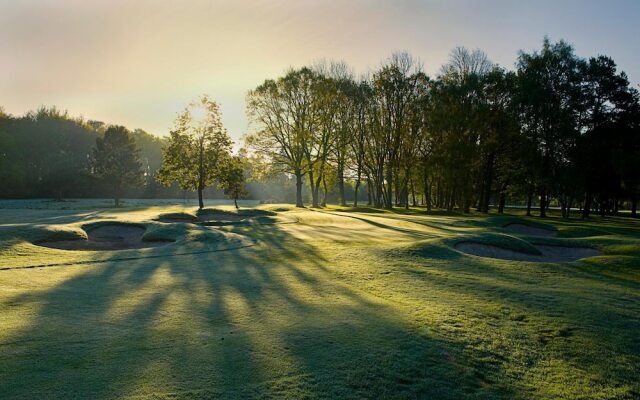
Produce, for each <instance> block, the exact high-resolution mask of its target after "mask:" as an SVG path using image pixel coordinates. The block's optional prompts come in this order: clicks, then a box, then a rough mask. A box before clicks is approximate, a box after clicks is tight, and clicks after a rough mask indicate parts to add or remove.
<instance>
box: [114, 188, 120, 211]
mask: <svg viewBox="0 0 640 400" xmlns="http://www.w3.org/2000/svg"><path fill="white" fill-rule="evenodd" d="M113 195H114V196H113V203H114V205H115V207H116V208H118V207H120V185H119V184H115V185H114V186H113Z"/></svg>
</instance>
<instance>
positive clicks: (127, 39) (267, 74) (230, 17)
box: [0, 1, 640, 140]
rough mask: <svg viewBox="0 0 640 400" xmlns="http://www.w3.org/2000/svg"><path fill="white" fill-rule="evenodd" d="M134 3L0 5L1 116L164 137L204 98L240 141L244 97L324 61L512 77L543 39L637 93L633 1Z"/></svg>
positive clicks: (639, 62)
mask: <svg viewBox="0 0 640 400" xmlns="http://www.w3.org/2000/svg"><path fill="white" fill-rule="evenodd" d="M131 3H132V2H125V1H113V2H100V1H98V2H92V3H90V4H85V3H83V2H80V1H58V2H51V1H23V2H12V3H7V2H5V3H2V4H0V51H1V52H2V54H4V55H5V62H4V63H1V64H0V106H3V107H4V108H5V110H6V111H7V112H9V113H11V114H14V115H20V114H23V113H24V112H26V111H27V110H30V109H35V108H37V107H38V106H40V105H47V106H53V105H55V106H57V107H58V108H60V109H64V110H68V111H69V113H70V114H71V115H74V116H80V115H82V116H84V117H85V118H90V119H96V120H101V121H104V122H107V123H114V124H122V125H125V126H127V127H129V128H131V129H134V128H141V129H144V130H146V131H148V132H151V133H154V134H157V135H166V134H167V133H168V131H169V128H170V127H171V124H172V121H173V119H174V116H175V114H176V113H177V112H178V111H180V110H181V109H182V108H183V107H184V105H186V104H187V103H188V102H189V101H191V100H193V99H194V98H195V97H197V96H198V95H200V94H202V93H207V94H209V95H211V96H212V98H214V99H215V100H217V101H218V102H219V103H220V104H221V107H222V112H223V120H224V122H225V126H226V127H227V129H228V130H229V133H230V134H231V136H232V137H233V138H234V139H235V140H238V139H239V138H240V137H241V135H242V134H243V133H245V132H246V128H247V121H246V117H245V110H244V98H245V95H246V93H247V91H248V90H250V89H252V88H254V87H255V86H257V85H258V84H260V83H261V82H263V81H264V80H265V79H268V78H276V77H278V76H279V75H281V74H282V73H283V72H284V71H286V70H287V69H288V68H289V67H300V66H302V65H308V64H311V63H313V62H314V61H317V60H319V59H323V58H324V59H335V60H344V61H346V62H347V63H348V64H349V65H350V66H351V67H353V68H354V70H355V71H356V72H357V73H360V72H364V71H366V70H367V69H369V68H373V67H376V66H377V65H379V63H380V62H381V61H382V60H383V59H384V58H386V57H388V56H389V55H390V54H391V53H393V52H394V51H398V50H406V51H409V52H410V53H411V54H412V55H413V56H415V57H416V58H419V59H420V60H421V61H422V63H423V65H424V69H425V71H426V72H427V73H428V74H430V75H434V74H435V73H436V72H437V71H438V69H439V68H440V66H441V65H442V64H443V63H444V62H445V61H446V59H447V56H448V53H449V51H450V50H451V49H452V48H453V47H455V46H465V47H468V48H480V49H482V50H483V51H485V52H486V53H487V54H488V55H489V57H490V58H491V60H492V61H494V62H496V63H498V64H500V65H502V66H503V67H507V68H512V67H513V64H514V62H515V61H516V57H517V53H518V51H519V50H525V51H531V50H535V49H538V48H539V47H540V45H541V43H542V39H543V37H544V36H545V35H547V36H549V37H550V38H551V39H552V40H554V41H555V40H560V39H565V40H567V41H568V42H569V43H571V44H573V45H574V46H575V49H576V53H577V54H578V55H579V56H582V57H589V56H594V55H597V54H606V55H609V56H611V57H612V58H613V59H614V60H615V61H616V62H617V63H618V67H619V68H620V69H621V70H624V71H625V72H626V73H627V74H628V75H629V77H630V80H631V82H633V83H634V86H635V85H636V84H637V83H638V81H639V80H640V72H639V70H640V55H638V54H637V45H635V43H634V41H635V40H636V38H637V37H640V26H639V25H638V24H637V21H634V20H633V17H634V15H638V14H639V12H640V3H638V2H632V1H617V2H613V4H608V5H607V4H602V3H599V2H595V1H591V2H580V1H563V2H551V1H538V2H531V3H528V4H520V3H511V2H508V1H489V2H484V3H483V4H477V3H476V2H470V1H457V2H451V3H450V2H443V1H401V2H394V3H393V4H390V3H386V2H381V1H354V2H349V3H348V4H347V3H345V4H341V3H340V2H337V1H323V2H320V1H304V2H298V3H293V4H291V3H287V2H284V1H273V2H238V3H236V2H216V3H215V4H214V3H212V2H203V1H190V2H184V3H180V4H175V3H170V2H167V1H159V2H156V1H153V2H135V4H131Z"/></svg>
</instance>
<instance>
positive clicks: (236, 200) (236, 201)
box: [233, 197, 239, 210]
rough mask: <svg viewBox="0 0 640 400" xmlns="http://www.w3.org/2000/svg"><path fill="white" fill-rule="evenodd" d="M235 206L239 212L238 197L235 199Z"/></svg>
mask: <svg viewBox="0 0 640 400" xmlns="http://www.w3.org/2000/svg"><path fill="white" fill-rule="evenodd" d="M233 204H234V205H235V206H236V210H237V209H238V208H239V207H238V198H237V197H234V198H233Z"/></svg>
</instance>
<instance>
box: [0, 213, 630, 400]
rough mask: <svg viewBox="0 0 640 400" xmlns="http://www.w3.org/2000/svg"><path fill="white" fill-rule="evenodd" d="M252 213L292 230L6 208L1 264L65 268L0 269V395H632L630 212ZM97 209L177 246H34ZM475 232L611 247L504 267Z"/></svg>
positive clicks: (505, 239) (0, 217)
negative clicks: (470, 249) (474, 250)
mask: <svg viewBox="0 0 640 400" xmlns="http://www.w3.org/2000/svg"><path fill="white" fill-rule="evenodd" d="M79 205H81V203H80V204H79ZM223 210H225V211H228V212H234V211H233V210H231V209H230V208H223ZM259 210H266V211H268V212H271V213H276V215H262V216H263V217H268V218H273V219H275V220H277V221H278V222H286V223H274V224H260V223H253V224H238V225H228V226H224V227H217V228H216V227H209V226H200V225H194V224H190V223H175V224H167V223H160V222H154V220H155V219H156V218H157V217H158V215H160V214H163V213H177V212H179V213H189V214H191V215H195V209H194V208H183V207H175V206H170V205H167V206H162V207H153V206H151V207H139V208H133V207H132V208H128V209H123V210H114V209H109V210H104V211H103V210H98V209H91V210H88V209H86V208H82V207H78V209H77V210H29V212H28V213H27V212H25V211H24V210H20V209H15V208H14V209H12V210H0V221H1V222H0V266H3V267H19V266H30V265H39V264H52V263H61V262H65V263H68V264H69V265H63V266H54V267H47V268H34V269H9V270H3V271H0V349H2V351H1V352H0V397H3V398H5V397H6V398H24V399H32V398H117V397H134V398H242V399H245V398H274V397H275V398H290V399H302V398H309V399H315V398H326V399H333V398H354V399H356V398H358V399H359V398H399V399H415V398H435V399H460V398H482V399H486V398H492V399H541V398H543V399H544V398H548V399H612V398H614V399H615V398H618V399H633V398H637V397H638V396H639V395H640V384H639V383H638V382H639V379H638V377H639V376H640V369H639V366H640V342H639V341H638V340H637V336H638V331H639V330H640V225H639V221H633V220H629V219H621V218H606V219H604V220H601V219H594V220H592V221H589V222H581V221H562V220H560V219H558V218H549V219H547V220H545V221H544V222H543V223H542V224H545V225H546V226H550V227H553V229H557V231H558V233H559V237H558V238H532V237H528V236H525V235H517V234H512V233H507V232H505V230H504V229H502V226H504V225H505V223H506V222H505V221H515V222H518V223H530V224H534V223H540V222H538V221H537V220H536V219H533V218H525V217H524V216H522V215H516V214H515V213H514V214H513V215H509V216H506V217H504V216H497V215H494V214H492V215H490V216H488V217H487V216H482V215H475V214H474V215H471V216H462V215H456V214H448V213H445V214H440V213H431V214H429V213H425V212H424V210H409V211H404V210H403V211H399V212H387V211H384V212H378V211H376V212H375V213H372V212H368V211H369V210H366V209H365V210H349V209H346V210H345V209H344V208H341V207H330V208H328V209H324V210H296V209H294V208H292V207H291V206H288V205H268V206H263V207H261V208H260V209H259ZM354 211H357V212H354ZM260 213H261V212H260V211H258V212H257V214H260ZM518 213H519V211H518ZM254 215H256V214H254ZM105 221H107V222H113V221H123V222H129V223H137V224H144V226H145V227H146V229H147V232H146V233H145V238H147V239H149V238H151V239H153V238H155V239H158V240H159V239H163V240H168V239H170V240H176V242H175V243H173V244H171V245H169V246H166V247H159V248H152V249H140V250H126V251H119V252H68V251H67V252H65V251H63V250H53V249H46V248H41V247H38V246H34V245H33V244H31V242H32V241H34V240H36V239H37V238H48V236H47V235H59V236H57V237H60V238H75V237H77V236H78V235H79V236H82V232H84V231H83V230H82V227H83V226H86V225H87V224H92V223H94V222H98V223H105ZM507 223H508V222H507ZM563 232H564V233H565V234H563ZM465 240H467V241H478V242H481V243H487V244H493V245H500V246H503V247H505V248H509V249H512V250H517V251H531V249H530V246H531V243H534V242H535V243H538V242H540V243H551V242H553V243H562V244H564V245H576V246H577V245H588V246H592V247H595V248H598V249H599V250H601V251H602V252H603V253H604V255H603V256H600V257H592V258H588V259H584V260H580V261H578V262H574V263H562V264H552V263H534V262H513V261H507V260H494V259H487V258H481V257H472V256H467V255H465V254H463V253H461V252H458V251H456V250H455V249H454V248H453V245H454V244H455V243H456V242H459V241H465ZM234 241H237V242H234ZM230 243H245V244H250V246H248V247H243V248H242V249H238V248H237V247H233V246H230ZM232 248H234V250H229V249H232ZM534 249H535V248H534ZM220 250H221V251H220ZM97 253H100V254H97ZM125 256H126V257H125ZM84 261H92V262H93V263H91V264H77V263H81V262H84ZM74 263H76V264H74Z"/></svg>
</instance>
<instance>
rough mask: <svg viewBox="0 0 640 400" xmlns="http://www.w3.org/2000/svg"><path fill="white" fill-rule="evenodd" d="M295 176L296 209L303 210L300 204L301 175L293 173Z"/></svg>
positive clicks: (298, 172) (302, 205) (297, 172)
mask: <svg viewBox="0 0 640 400" xmlns="http://www.w3.org/2000/svg"><path fill="white" fill-rule="evenodd" d="M295 175H296V207H300V208H304V204H303V203H302V173H301V172H300V171H296V172H295Z"/></svg>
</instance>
